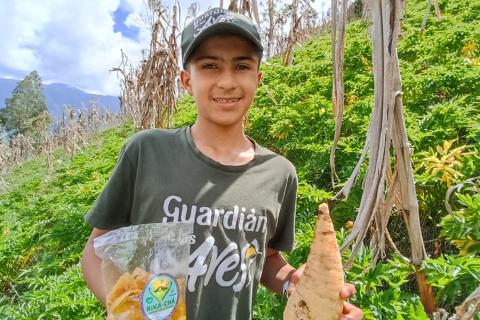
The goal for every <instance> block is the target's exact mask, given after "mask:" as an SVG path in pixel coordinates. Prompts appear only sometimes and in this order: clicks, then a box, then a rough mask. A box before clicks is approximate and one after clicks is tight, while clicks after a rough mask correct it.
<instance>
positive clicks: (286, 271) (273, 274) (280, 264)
mask: <svg viewBox="0 0 480 320" xmlns="http://www.w3.org/2000/svg"><path fill="white" fill-rule="evenodd" d="M294 272H295V268H294V267H292V266H291V265H289V264H288V262H287V261H285V259H284V258H283V257H282V256H281V255H280V252H279V251H278V250H275V249H271V248H267V257H266V260H265V264H264V266H263V272H262V278H261V280H260V282H261V283H262V285H264V286H265V287H266V288H268V289H270V290H271V291H273V292H274V293H276V294H279V295H281V294H283V292H282V291H283V284H284V283H285V282H286V281H287V280H290V278H291V276H292V274H293V273H294Z"/></svg>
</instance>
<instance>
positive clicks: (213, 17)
mask: <svg viewBox="0 0 480 320" xmlns="http://www.w3.org/2000/svg"><path fill="white" fill-rule="evenodd" d="M235 20H236V18H235V16H234V14H233V13H232V12H231V11H228V10H224V9H214V10H210V11H207V12H206V13H204V14H202V15H201V16H200V17H198V18H197V19H195V20H194V21H193V30H194V32H193V37H194V38H195V37H196V36H198V35H199V34H200V33H201V32H202V31H203V30H205V29H206V28H208V27H209V26H211V25H213V24H216V23H219V22H234V21H235Z"/></svg>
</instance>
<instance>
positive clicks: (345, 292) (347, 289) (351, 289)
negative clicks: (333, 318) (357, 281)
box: [340, 283, 357, 300]
mask: <svg viewBox="0 0 480 320" xmlns="http://www.w3.org/2000/svg"><path fill="white" fill-rule="evenodd" d="M356 292H357V291H356V290H355V286H354V285H353V284H351V283H345V284H344V285H343V288H342V290H340V298H342V299H343V300H347V299H350V298H351V297H353V296H354V295H355V293H356Z"/></svg>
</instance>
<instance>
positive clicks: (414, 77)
mask: <svg viewBox="0 0 480 320" xmlns="http://www.w3.org/2000/svg"><path fill="white" fill-rule="evenodd" d="M425 5H426V1H423V0H410V1H408V2H407V13H406V16H405V19H404V29H403V35H402V40H401V41H400V47H399V57H400V67H401V72H402V80H403V87H404V90H403V92H404V95H403V98H404V105H405V117H406V121H407V131H408V136H409V139H410V141H411V149H412V151H413V165H414V167H415V179H416V181H417V194H418V198H419V205H420V211H421V220H422V226H423V232H424V240H425V244H426V247H427V252H428V254H429V255H430V256H431V258H432V259H429V260H428V261H427V262H425V264H424V266H423V268H424V270H425V272H426V274H427V277H428V279H427V280H428V281H429V282H430V283H431V284H432V286H433V287H434V291H435V295H436V298H437V304H438V306H439V307H441V308H444V309H446V310H447V311H448V312H449V313H451V312H453V311H454V310H453V308H454V307H455V306H457V305H458V304H459V303H461V302H462V301H463V300H464V299H465V298H466V296H467V295H468V294H469V293H470V292H471V291H473V290H474V289H475V288H476V287H478V286H479V285H480V276H479V273H478V270H480V257H479V256H480V249H478V246H477V247H475V245H478V241H479V239H480V231H479V230H478V225H480V194H479V193H478V185H477V186H476V188H477V189H475V187H468V186H466V187H465V188H463V189H462V190H461V191H459V192H457V193H456V194H454V195H453V196H452V204H453V209H454V212H455V214H456V219H453V218H451V217H450V216H449V215H448V214H447V212H446V211H445V208H444V205H443V201H444V198H445V194H446V192H447V190H448V188H449V187H450V186H453V185H455V184H457V183H460V182H462V181H464V180H465V179H467V178H470V177H472V176H475V175H479V174H480V150H479V147H480V126H479V123H480V64H479V59H480V42H479V39H480V20H479V19H478V17H479V16H480V0H473V1H468V0H457V1H445V0H444V1H440V5H441V10H442V15H443V19H442V20H441V21H436V20H435V18H434V15H433V14H432V15H431V18H430V19H429V20H428V24H427V29H426V30H425V32H423V33H420V25H421V23H422V19H423V15H424V10H425ZM370 57H371V47H370V42H369V37H368V31H367V25H366V24H365V23H363V22H361V21H354V22H352V23H350V24H349V25H348V28H347V36H346V49H345V89H346V90H345V96H346V99H345V101H346V106H345V118H344V123H343V129H342V137H341V139H340V143H339V148H338V151H337V168H338V169H337V170H338V173H339V175H340V178H341V180H342V181H345V180H346V178H348V176H349V175H350V173H351V171H352V169H353V167H354V166H355V164H356V162H357V159H358V157H359V154H360V151H361V149H362V147H363V143H364V140H365V134H366V130H367V127H368V122H369V119H370V114H371V111H372V105H373V75H372V72H371V71H372V66H371V58H370ZM262 72H263V74H264V80H263V84H264V85H263V86H262V87H261V88H259V91H258V95H257V98H256V100H255V103H254V106H253V107H252V109H251V112H250V115H249V119H248V124H247V131H248V133H249V135H250V136H252V137H253V138H254V139H255V140H256V141H257V142H259V143H260V144H262V145H264V146H266V147H269V148H271V149H272V150H275V151H276V152H278V153H280V154H283V155H284V156H286V157H287V158H288V159H290V160H291V161H292V162H293V163H294V164H295V166H296V168H297V172H298V175H299V181H300V186H299V194H298V205H297V211H298V216H297V225H296V226H297V232H296V249H295V250H294V251H293V252H292V253H290V254H288V255H287V258H288V260H289V262H290V263H292V264H293V265H294V266H298V265H300V264H301V263H303V262H304V261H305V260H306V257H307V254H308V250H309V244H310V241H311V236H312V233H313V222H314V215H313V213H314V212H315V208H316V206H317V204H318V203H319V202H320V201H322V200H325V199H328V198H330V197H331V195H332V194H333V193H334V191H335V190H332V186H331V182H330V169H329V160H328V158H329V152H330V147H331V144H332V140H333V130H334V119H333V115H332V105H331V102H330V97H331V59H330V36H329V35H322V36H320V37H318V38H317V39H314V40H313V41H311V42H309V43H306V44H305V45H304V46H303V47H302V48H298V49H297V51H296V53H295V62H294V65H292V66H290V67H287V68H285V67H283V66H281V64H280V61H279V60H278V59H273V60H272V61H269V63H268V65H267V64H265V65H263V66H262ZM272 97H273V99H272ZM194 116H195V111H194V107H193V104H192V101H191V99H189V98H188V97H186V98H185V99H184V100H182V101H181V103H180V106H179V113H178V114H177V115H176V118H175V126H182V125H185V124H190V123H192V122H193V121H194ZM133 132H134V130H133V128H132V127H131V125H125V126H123V127H120V128H116V129H114V130H111V131H108V132H106V133H104V134H102V135H101V136H99V137H97V138H96V139H95V140H94V141H91V143H90V145H89V146H88V147H87V148H86V149H84V150H83V151H81V152H78V153H77V154H76V155H75V156H74V157H73V159H69V158H67V157H66V155H64V154H63V153H62V152H61V151H60V150H59V151H58V152H57V153H56V159H55V161H54V172H53V174H52V176H50V177H48V176H47V174H46V168H45V164H44V159H42V158H37V159H35V160H33V161H30V162H28V163H25V164H24V165H23V166H21V167H18V168H17V169H15V170H13V171H12V172H10V173H9V175H8V176H6V177H4V180H5V182H6V183H7V184H8V185H9V187H10V191H9V192H8V193H5V194H2V195H1V196H0V228H1V229H0V232H1V233H2V237H1V238H0V292H1V293H0V318H2V319H15V320H16V319H39V318H45V319H102V318H104V314H103V313H102V308H101V307H100V305H99V303H98V302H97V301H96V300H95V299H94V298H93V296H92V295H91V294H89V292H88V290H87V289H86V287H85V284H84V282H83V280H82V277H81V271H80V268H79V258H80V255H81V250H82V248H83V245H84V243H85V241H86V239H87V237H88V234H89V232H90V230H89V227H88V226H87V225H85V223H84V222H83V215H84V214H85V213H86V212H87V210H88V209H89V207H90V206H91V204H92V203H93V201H94V199H95V198H96V196H97V195H98V193H99V192H100V191H101V189H102V188H103V185H104V184H105V182H106V180H107V179H108V176H109V174H110V172H111V170H112V168H113V167H114V164H115V160H116V157H117V155H118V152H119V151H120V148H121V146H122V145H123V143H124V142H125V140H126V139H127V138H128V137H129V136H130V135H131V134H132V133H133ZM445 142H447V143H445ZM364 169H365V167H364ZM363 171H364V170H363ZM360 196H361V183H357V186H356V188H355V189H354V190H353V191H352V193H351V195H350V197H349V199H348V200H347V201H343V202H340V203H338V204H337V205H336V207H335V209H334V211H333V213H332V217H333V219H334V220H335V224H336V229H337V230H338V239H339V241H343V239H344V238H345V235H346V234H348V232H349V226H350V223H349V222H351V221H354V219H355V210H356V208H357V207H358V205H359V202H360ZM389 229H390V232H391V235H392V238H393V239H394V241H395V243H396V244H397V247H398V249H399V250H400V251H401V252H402V253H404V254H405V255H408V252H409V244H408V242H406V240H405V239H407V237H406V230H405V226H404V224H403V222H402V221H401V218H400V217H399V216H397V215H394V216H393V217H392V219H391V222H390V224H389ZM475 241H476V242H475ZM347 254H348V252H347V253H346V255H347ZM346 255H345V256H344V257H346ZM372 259H373V257H372V253H371V252H370V251H369V250H368V249H363V250H362V252H361V254H360V255H359V256H358V257H357V258H356V259H355V261H354V265H353V267H352V269H351V270H349V272H347V280H348V281H349V282H352V283H354V284H355V285H356V288H357V295H356V297H355V299H354V300H352V301H353V303H355V304H356V305H358V306H359V307H361V308H362V309H363V310H364V312H365V319H428V317H427V316H426V315H425V313H424V312H423V307H422V305H421V303H420V300H419V297H418V293H417V289H416V282H415V281H414V275H413V273H412V270H411V269H410V267H409V266H408V265H406V264H405V263H404V262H403V261H401V259H399V258H398V257H397V256H396V255H394V254H392V255H390V256H389V257H388V259H385V260H383V261H381V262H380V263H378V264H377V266H376V267H374V268H370V264H371V261H372ZM283 305H284V301H283V300H282V299H281V298H279V297H275V296H273V295H271V294H270V293H268V292H267V291H266V290H265V289H263V288H261V289H260V291H259V293H258V295H257V305H256V307H255V311H254V315H255V319H281V314H282V310H283ZM475 319H477V320H478V319H480V315H477V318H475Z"/></svg>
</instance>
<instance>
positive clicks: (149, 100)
mask: <svg viewBox="0 0 480 320" xmlns="http://www.w3.org/2000/svg"><path fill="white" fill-rule="evenodd" d="M155 5H157V7H154V8H152V10H153V13H154V16H155V19H154V21H155V22H154V23H153V25H152V37H151V41H150V48H149V50H148V51H147V56H146V57H145V59H144V60H143V62H142V64H141V65H140V67H139V68H133V67H132V66H131V64H129V62H128V58H127V57H126V56H125V55H124V54H122V63H121V64H120V66H119V67H117V68H114V69H113V71H117V72H118V73H119V76H120V78H121V85H120V86H121V92H122V93H121V99H120V105H121V109H122V112H123V113H125V114H127V115H128V116H129V117H131V118H132V119H133V121H134V124H135V126H136V127H137V128H140V129H148V128H163V127H171V126H172V117H173V113H174V112H175V111H176V102H177V100H178V98H179V96H180V92H181V89H180V84H179V81H178V77H177V75H178V70H179V66H178V56H179V52H178V44H177V40H176V39H177V33H178V15H177V8H178V7H177V5H174V6H173V9H172V17H171V19H170V22H171V23H169V21H168V20H167V19H166V17H165V10H164V9H163V8H162V7H161V5H160V4H155ZM167 30H169V31H170V33H169V35H168V36H167Z"/></svg>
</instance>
